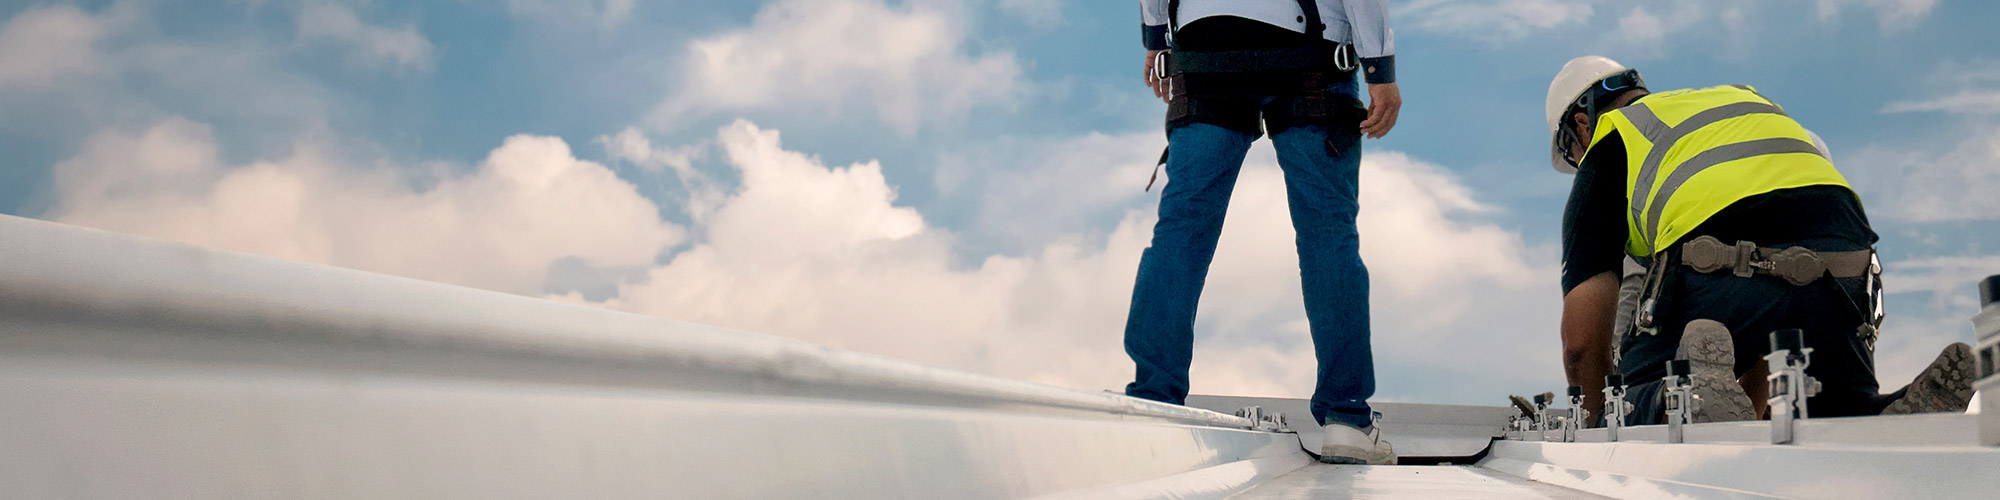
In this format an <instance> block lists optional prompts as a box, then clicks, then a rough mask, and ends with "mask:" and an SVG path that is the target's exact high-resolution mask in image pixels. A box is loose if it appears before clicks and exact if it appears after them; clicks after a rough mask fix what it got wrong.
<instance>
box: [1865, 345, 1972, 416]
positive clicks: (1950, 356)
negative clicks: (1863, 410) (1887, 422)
mask: <svg viewBox="0 0 2000 500" xmlns="http://www.w3.org/2000/svg"><path fill="white" fill-rule="evenodd" d="M1972 369H1973V367H1972V346H1968V345H1965V343H1964V342H1958V343H1953V344H1952V345H1949V346H1945V348H1944V352H1940V353H1938V357H1937V359H1936V360H1932V361H1931V365H1930V366H1928V367H1925V368H1924V371H1923V373H1919V374H1917V379H1916V380H1914V381H1911V382H1910V390H1909V391H1908V392H1905V393H1903V398H1902V399H1898V400H1896V401H1895V402H1893V403H1889V407H1888V408H1884V409H1883V410H1882V414H1883V415H1907V414H1911V413H1942V412H1962V411H1965V405H1966V404H1967V403H1971V402H1972V380H1973V379H1974V378H1975V376H1974V375H1973V372H1972Z"/></svg>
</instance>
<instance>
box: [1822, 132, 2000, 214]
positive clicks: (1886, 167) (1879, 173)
mask: <svg viewBox="0 0 2000 500" xmlns="http://www.w3.org/2000/svg"><path fill="white" fill-rule="evenodd" d="M1856 158H1857V161H1854V162H1849V163H1848V164H1852V165H1859V167H1858V169H1860V170H1861V172H1860V173H1861V174H1862V175H1865V176H1867V177H1866V178H1865V180H1868V181H1870V182H1868V183H1867V185H1868V186H1871V187H1874V188H1876V193H1873V194H1875V195H1876V197H1877V198H1878V199H1880V200H1882V201H1883V202H1885V203H1881V204H1879V205H1877V206H1883V205H1886V208H1887V209H1888V213H1889V215H1891V216H1893V217H1895V218H1897V219H1901V220H1904V221H1909V222H1944V221H1962V220H2000V197H1996V196H1994V195H1993V193H1996V192H2000V130H1996V129H1994V128H1992V127H1981V128H1977V129H1974V131H1973V133H1971V134H1969V135H1968V136H1967V137H1965V139H1964V140H1962V141H1961V142H1959V143H1958V144H1957V145H1956V146H1955V147H1952V149H1950V150H1949V151H1946V152H1943V153H1932V152H1929V151H1900V150H1897V151H1891V150H1885V149H1882V148H1870V149H1867V150H1864V151H1862V152H1861V153H1860V154H1859V155H1858V156H1857V157H1856Z"/></svg>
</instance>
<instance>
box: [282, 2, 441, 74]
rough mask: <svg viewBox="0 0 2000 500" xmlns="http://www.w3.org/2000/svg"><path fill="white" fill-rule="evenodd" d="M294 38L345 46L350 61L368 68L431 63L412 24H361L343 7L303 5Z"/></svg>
mask: <svg viewBox="0 0 2000 500" xmlns="http://www.w3.org/2000/svg"><path fill="white" fill-rule="evenodd" d="M298 38H299V40H301V41H310V42H325V43H332V44H338V45H343V46H346V47H348V48H350V49H352V50H353V51H354V60H356V61H360V62H363V63H365V64H369V65H380V64H387V65H392V66H395V67H397V68H401V69H416V70H428V69H430V67H431V63H432V52H433V49H432V47H431V41H430V40H429V39H427V38H424V35H423V34H422V33H418V32H417V27H416V25H404V26H402V27H398V28H391V27H386V26H377V25H372V24H368V23H364V22H362V21H361V19H360V18H358V17H356V16H355V14H354V9H353V8H351V7H348V6H347V5H343V4H334V3H324V2H313V3H308V4H306V5H305V7H304V8H302V9H300V10H299V33H298Z"/></svg>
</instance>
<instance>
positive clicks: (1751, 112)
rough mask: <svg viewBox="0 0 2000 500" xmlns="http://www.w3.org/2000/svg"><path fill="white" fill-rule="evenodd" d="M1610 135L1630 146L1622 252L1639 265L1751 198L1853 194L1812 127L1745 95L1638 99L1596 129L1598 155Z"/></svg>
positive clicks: (1723, 90)
mask: <svg viewBox="0 0 2000 500" xmlns="http://www.w3.org/2000/svg"><path fill="white" fill-rule="evenodd" d="M1612 131H1618V132H1619V134H1618V137H1619V139H1620V140H1621V141H1623V142H1624V144H1625V158H1626V162H1627V163H1626V167H1625V192H1626V193H1628V194H1627V195H1626V198H1625V200H1626V205H1627V206H1628V208H1629V210H1628V213H1627V214H1626V217H1625V222H1626V227H1627V231H1626V238H1625V251H1626V252H1628V253H1631V254H1632V255H1636V256H1642V257H1643V256H1651V255H1654V254H1657V253H1659V252H1661V251H1665V250H1666V249H1668V248H1670V247H1671V246H1672V245H1673V244H1674V243H1676V242H1679V241H1680V239H1681V238H1682V237H1685V236H1687V234H1688V232H1690V231H1693V230H1694V228H1695V227H1696V226H1700V225H1701V223H1702V222H1704V221H1707V220H1708V218H1709V217H1711V216H1714V215H1715V214H1716V212H1721V211H1722V209H1724V208H1728V207H1729V205H1730V204H1733V203H1736V202H1737V201H1738V200H1742V199H1744V198H1749V197H1751V196H1756V195H1759V194H1764V193H1769V192H1772V191H1777V190H1780V189H1790V188H1797V187H1805V186H1820V185H1833V186H1840V187H1844V188H1848V190H1850V191H1851V190H1853V187H1850V186H1848V184H1847V179H1846V178H1843V177H1841V175H1840V172H1839V171H1837V170H1834V168H1833V162H1831V161H1827V159H1826V157H1825V156H1823V155H1822V153H1821V152H1820V150H1819V148H1818V147H1815V146H1813V142H1812V136H1811V134H1809V133H1807V132H1806V129H1805V127H1803V126H1800V125H1799V123H1798V122H1796V121H1793V120H1792V119H1791V117H1789V116H1786V115H1785V110H1784V109H1783V108H1780V107H1778V105H1777V104H1774V103H1772V102H1771V101H1770V100H1768V99H1765V98H1764V96H1762V95H1758V94H1757V90H1756V89H1752V88H1750V87H1747V86H1741V85H1733V86H1723V87H1709V88H1705V89H1687V90H1676V91H1672V92H1663V93H1658V94H1652V95H1648V96H1645V97H1641V98H1639V99H1638V100H1636V101H1633V102H1632V104H1631V105H1629V106H1626V107H1624V108H1620V109H1617V110H1613V111H1611V112H1608V113H1605V114H1604V116H1603V117H1601V118H1599V119H1598V121H1597V129H1596V130H1594V131H1593V133H1592V137H1591V140H1590V144H1591V146H1592V149H1596V146H1597V143H1598V141H1602V140H1604V138H1605V137H1606V136H1608V135H1610V134H1611V132H1612ZM1585 154H1586V155H1587V154H1588V152H1586V153H1585Z"/></svg>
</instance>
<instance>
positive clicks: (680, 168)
mask: <svg viewBox="0 0 2000 500" xmlns="http://www.w3.org/2000/svg"><path fill="white" fill-rule="evenodd" d="M594 142H596V143H598V144H600V145H603V146H604V153H605V154H607V155H610V156H611V157H612V158H616V159H619V160H622V161H625V162H628V163H631V164H633V165H636V166H638V167H639V168H643V169H646V170H659V169H660V168H662V167H665V168H670V169H673V171H674V172H675V173H678V174H680V175H681V176H682V177H687V176H690V175H695V174H694V160H697V159H700V158H701V156H702V155H703V154H704V152H705V151H706V149H707V148H706V147H704V145H702V144H690V145H687V146H681V147H674V148H655V147H653V141H652V140H651V139H648V138H646V134H644V133H641V132H639V129H638V127H625V130H621V131H619V132H618V133H617V134H615V135H605V136H598V137H597V140H596V141H594Z"/></svg>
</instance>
